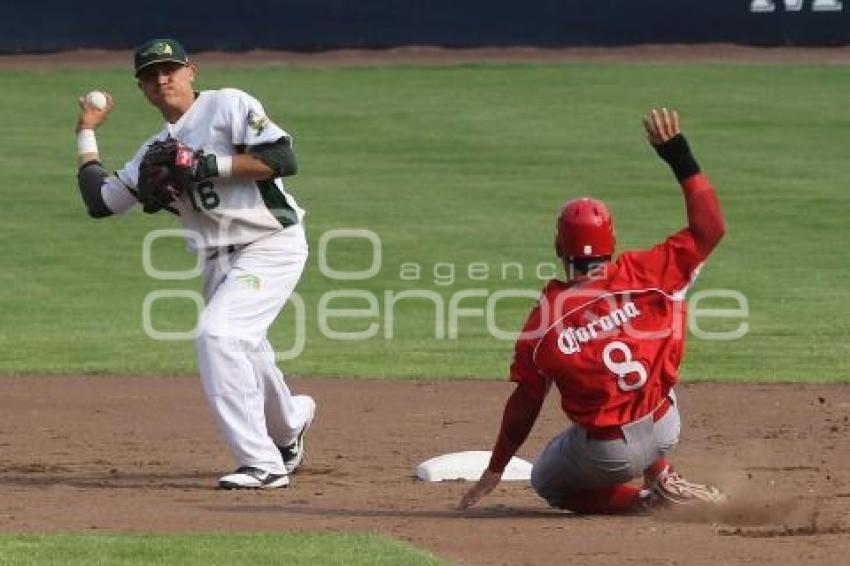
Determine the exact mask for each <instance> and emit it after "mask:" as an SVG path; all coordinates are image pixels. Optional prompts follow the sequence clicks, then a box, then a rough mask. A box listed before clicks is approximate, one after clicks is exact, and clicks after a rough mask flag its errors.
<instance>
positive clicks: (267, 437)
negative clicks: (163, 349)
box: [196, 225, 312, 473]
mask: <svg viewBox="0 0 850 566" xmlns="http://www.w3.org/2000/svg"><path fill="white" fill-rule="evenodd" d="M306 261H307V241H306V239H305V237H304V230H303V228H302V227H301V226H300V225H296V226H291V227H288V228H285V229H283V230H281V231H280V232H278V233H277V234H275V235H273V236H269V237H266V238H263V239H262V240H258V241H256V242H254V243H252V244H250V245H248V246H246V247H244V248H241V249H239V250H238V251H235V252H233V253H229V254H228V253H222V254H221V255H219V256H218V257H217V258H215V259H211V260H208V261H207V263H206V265H205V266H204V297H205V299H206V308H205V309H204V311H203V313H202V315H201V318H200V321H199V323H198V336H197V338H196V345H197V351H198V365H199V368H200V373H201V381H202V383H203V387H204V393H205V395H206V398H207V402H208V403H209V406H210V409H211V410H212V412H213V415H214V416H215V420H216V422H217V424H218V427H219V429H220V430H221V432H222V434H223V435H224V438H225V441H226V442H227V445H228V447H229V448H230V451H231V452H232V454H233V457H234V459H235V460H236V462H237V464H238V465H239V466H254V467H257V468H261V469H263V470H266V471H269V472H272V473H285V468H284V465H283V460H282V457H281V454H280V450H278V448H277V446H286V445H288V444H291V443H292V442H293V441H294V440H295V439H296V437H297V436H298V433H299V432H300V431H301V428H302V427H303V426H304V424H305V422H306V420H307V419H308V418H309V417H310V415H309V413H310V411H311V410H312V400H311V399H309V398H308V397H305V396H293V395H292V394H291V393H290V391H289V387H287V385H286V382H285V381H284V378H283V373H281V371H280V370H279V369H278V367H277V365H276V363H275V354H274V350H273V349H272V347H271V344H269V341H268V339H267V338H266V333H267V332H268V329H269V327H270V326H271V324H272V322H274V320H275V318H277V316H278V314H279V313H280V311H281V309H282V308H283V306H284V304H285V303H286V301H287V300H288V299H289V296H290V295H291V294H292V292H293V290H294V289H295V286H296V284H297V283H298V279H299V278H300V277H301V272H302V271H303V270H304V264H305V263H306ZM276 445H277V446H276Z"/></svg>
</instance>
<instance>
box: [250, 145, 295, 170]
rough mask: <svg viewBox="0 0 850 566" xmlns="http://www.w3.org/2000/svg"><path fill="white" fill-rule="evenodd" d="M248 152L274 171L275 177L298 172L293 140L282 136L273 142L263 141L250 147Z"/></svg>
mask: <svg viewBox="0 0 850 566" xmlns="http://www.w3.org/2000/svg"><path fill="white" fill-rule="evenodd" d="M248 153H250V154H251V155H253V156H254V157H256V158H257V159H259V160H260V161H262V162H263V163H265V164H266V165H267V166H268V167H269V169H271V170H272V171H274V177H289V176H290V175H295V174H296V173H298V163H296V161H295V153H294V152H293V151H292V140H290V139H289V138H280V139H279V140H277V141H276V142H273V143H263V144H260V145H254V146H251V147H250V148H248Z"/></svg>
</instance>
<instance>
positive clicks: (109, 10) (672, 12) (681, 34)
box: [0, 0, 850, 53]
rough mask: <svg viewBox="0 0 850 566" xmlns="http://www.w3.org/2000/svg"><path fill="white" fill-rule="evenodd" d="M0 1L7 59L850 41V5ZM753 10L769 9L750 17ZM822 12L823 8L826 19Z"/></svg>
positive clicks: (818, 0) (581, 0)
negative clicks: (171, 39)
mask: <svg viewBox="0 0 850 566" xmlns="http://www.w3.org/2000/svg"><path fill="white" fill-rule="evenodd" d="M845 3H846V4H847V6H845V5H844V3H842V2H838V1H836V0H776V1H773V2H771V1H770V0H716V1H709V0H525V1H523V0H276V1H275V0H242V1H241V2H240V1H238V0H237V1H235V2H234V1H233V0H205V1H203V2H197V1H172V2H155V1H154V2H151V1H148V2H145V1H142V2H134V3H128V4H126V5H125V4H122V3H121V2H119V1H117V0H113V1H106V0H90V1H88V2H85V3H83V2H79V3H78V2H71V1H58V0H40V1H39V0H32V1H29V2H20V1H14V0H2V5H0V52H4V53H14V52H44V51H58V50H64V49H73V48H107V49H127V48H131V47H133V46H135V45H137V44H139V43H141V42H142V41H144V40H146V39H149V38H151V37H157V36H175V37H178V38H180V39H181V40H182V41H183V42H184V43H185V44H186V46H187V48H188V49H189V50H190V51H206V50H245V49H253V48H267V49H286V50H296V51H318V50H325V49H338V48H349V47H350V48H382V47H392V46H401V45H440V46H446V47H475V46H518V45H525V46H541V47H562V46H597V45H598V46H606V45H630V44H638V43H706V42H729V43H740V44H749V45H842V44H847V43H850V14H848V12H850V0H846V2H845ZM754 5H755V7H756V8H758V7H761V8H762V9H764V8H769V7H770V6H771V5H773V7H774V10H773V11H761V12H754V11H753V8H754ZM824 9H826V10H827V11H824Z"/></svg>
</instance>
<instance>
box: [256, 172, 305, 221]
mask: <svg viewBox="0 0 850 566" xmlns="http://www.w3.org/2000/svg"><path fill="white" fill-rule="evenodd" d="M256 183H257V188H258V189H259V190H260V196H262V197H263V202H264V203H265V204H266V208H268V209H269V212H271V213H272V216H274V217H275V218H276V219H277V221H278V222H280V225H281V226H283V227H284V228H288V227H289V226H294V225H295V224H298V214H297V213H296V212H295V209H294V208H293V207H292V205H291V204H289V202H288V201H287V200H286V195H284V194H283V193H282V192H281V190H280V189H279V188H278V186H277V184H276V183H275V182H274V181H273V180H265V181H257V182H256Z"/></svg>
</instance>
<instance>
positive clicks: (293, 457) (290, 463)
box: [278, 395, 316, 474]
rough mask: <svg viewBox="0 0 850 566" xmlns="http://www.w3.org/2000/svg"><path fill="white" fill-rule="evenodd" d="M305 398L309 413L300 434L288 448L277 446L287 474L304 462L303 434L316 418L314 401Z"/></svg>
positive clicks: (310, 398)
mask: <svg viewBox="0 0 850 566" xmlns="http://www.w3.org/2000/svg"><path fill="white" fill-rule="evenodd" d="M305 397H306V399H307V401H308V403H309V407H308V411H309V413H308V415H307V420H306V421H305V422H304V426H303V427H301V432H299V433H298V437H297V438H296V439H295V442H293V443H292V444H290V445H288V446H278V449H279V450H280V455H281V456H282V457H283V465H284V466H285V467H286V472H287V473H289V474H292V473H294V472H295V470H296V469H297V468H298V466H300V465H301V462H302V461H303V460H304V433H306V432H307V429H309V428H310V425H312V424H313V419H314V418H315V416H316V401H314V400H313V398H312V397H307V396H306V395H305Z"/></svg>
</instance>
